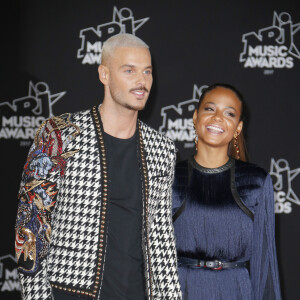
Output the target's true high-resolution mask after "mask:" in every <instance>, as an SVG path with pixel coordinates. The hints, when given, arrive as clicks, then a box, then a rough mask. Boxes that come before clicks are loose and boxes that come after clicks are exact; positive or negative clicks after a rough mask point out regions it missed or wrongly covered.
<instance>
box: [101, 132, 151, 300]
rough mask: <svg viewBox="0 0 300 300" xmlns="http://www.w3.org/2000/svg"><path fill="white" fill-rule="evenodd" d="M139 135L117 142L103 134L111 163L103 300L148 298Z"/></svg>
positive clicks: (109, 162)
mask: <svg viewBox="0 0 300 300" xmlns="http://www.w3.org/2000/svg"><path fill="white" fill-rule="evenodd" d="M137 136H138V135H137V132H136V133H135V135H134V136H133V137H132V138H129V139H118V138H115V137H112V136H110V135H108V134H106V133H104V144H105V148H106V156H107V162H108V179H109V185H108V188H109V190H108V193H109V202H108V212H107V214H108V215H107V222H108V237H107V248H106V257H105V265H104V276H103V284H102V289H101V296H100V299H101V300H111V299H114V300H125V299H126V300H135V299H136V300H142V299H146V296H145V282H144V268H143V261H144V260H143V254H142V246H141V236H142V210H143V203H142V182H141V180H142V179H141V173H140V169H139V162H138V156H137Z"/></svg>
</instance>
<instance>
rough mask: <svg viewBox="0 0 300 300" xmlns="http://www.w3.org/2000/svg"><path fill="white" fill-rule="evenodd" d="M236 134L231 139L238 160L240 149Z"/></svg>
mask: <svg viewBox="0 0 300 300" xmlns="http://www.w3.org/2000/svg"><path fill="white" fill-rule="evenodd" d="M238 136H239V135H238V134H236V135H235V136H234V138H233V146H234V148H235V152H236V158H237V159H240V148H239V142H238Z"/></svg>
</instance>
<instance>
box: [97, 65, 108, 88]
mask: <svg viewBox="0 0 300 300" xmlns="http://www.w3.org/2000/svg"><path fill="white" fill-rule="evenodd" d="M98 73H99V79H100V81H101V82H102V83H103V85H107V84H108V79H109V69H108V67H106V66H104V65H100V66H99V67H98Z"/></svg>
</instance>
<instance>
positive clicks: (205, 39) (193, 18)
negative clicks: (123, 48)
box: [0, 0, 300, 300]
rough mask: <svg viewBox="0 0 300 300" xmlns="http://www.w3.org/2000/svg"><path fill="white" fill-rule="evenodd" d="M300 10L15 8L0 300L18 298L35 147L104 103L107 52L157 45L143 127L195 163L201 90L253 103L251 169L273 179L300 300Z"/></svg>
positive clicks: (0, 140) (4, 49) (4, 103)
mask: <svg viewBox="0 0 300 300" xmlns="http://www.w3.org/2000/svg"><path fill="white" fill-rule="evenodd" d="M299 8H300V5H299V1H298V0H294V1H291V0H285V1H245V0H239V1H233V0H232V1H222V0H218V1H217V0H210V1H193V0H185V1H139V0H134V1H133V0H132V1H121V0H120V1H100V0H98V1H96V0H90V1H80V0H65V1H53V0H51V1H50V0H45V1H31V0H27V1H10V3H9V4H8V7H7V8H5V9H3V11H2V14H3V18H2V20H1V24H2V26H1V29H2V30H1V34H2V43H1V53H2V55H1V58H2V59H1V68H0V74H1V89H0V153H1V156H0V160H1V170H2V171H1V210H0V222H1V229H2V230H1V231H2V234H3V236H2V238H1V243H0V299H20V286H19V282H18V278H17V271H16V260H15V257H14V226H15V216H16V211H17V193H18V188H19V182H20V179H21V173H22V169H23V166H24V163H25V160H26V156H27V153H28V150H29V147H30V145H31V143H32V141H33V138H34V134H35V131H36V129H37V128H38V127H39V125H40V124H41V123H42V122H43V121H44V120H45V119H46V118H48V117H50V116H53V115H60V114H62V113H65V112H75V111H80V110H85V109H88V108H91V107H92V106H93V105H95V104H98V103H100V102H101V101H102V98H103V87H102V86H101V84H100V82H99V79H98V74H97V67H98V65H99V62H100V57H101V49H102V45H103V42H104V41H105V40H106V39H107V38H109V37H110V36H112V35H114V34H117V33H121V32H123V33H125V32H126V33H132V34H134V35H136V36H138V37H140V38H142V39H143V40H144V41H145V42H146V43H147V44H149V45H150V50H151V53H152V58H153V67H154V84H153V88H152V91H151V94H150V98H149V100H148V104H147V106H146V109H145V111H143V112H142V113H141V114H140V118H141V119H142V120H144V121H146V122H147V123H148V124H150V125H151V126H152V127H154V128H155V129H157V130H158V131H159V132H161V133H162V134H165V135H167V136H169V137H170V138H171V139H173V140H174V141H175V142H176V144H177V147H178V160H182V159H185V158H187V157H188V156H190V155H192V154H193V153H194V143H193V139H194V135H193V126H192V119H191V118H192V114H193V111H194V109H195V105H196V104H197V101H198V99H199V97H200V95H201V92H202V90H203V88H204V87H206V86H207V85H210V84H212V83H214V82H223V83H229V84H232V85H234V86H236V87H237V88H238V89H239V90H241V92H242V94H243V95H244V97H245V100H246V103H247V120H246V126H245V131H246V138H247V145H248V151H249V154H250V160H251V161H252V162H254V163H257V164H259V165H261V166H262V167H264V168H265V169H266V170H267V171H268V172H270V174H271V175H272V178H273V183H274V194H275V213H276V238H277V249H278V260H279V268H280V277H281V286H282V292H283V297H284V299H288V300H292V299H299V293H298V286H299V279H300V268H299V267H300V261H299V252H300V239H299V237H300V222H299V218H300V142H299V128H300V126H299V125H300V124H299V123H300V122H299V117H300V81H299V79H300V9H299Z"/></svg>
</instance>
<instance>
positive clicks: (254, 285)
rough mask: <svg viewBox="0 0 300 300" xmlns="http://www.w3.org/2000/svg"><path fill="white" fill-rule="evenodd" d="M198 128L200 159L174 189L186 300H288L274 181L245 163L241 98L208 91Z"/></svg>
mask: <svg viewBox="0 0 300 300" xmlns="http://www.w3.org/2000/svg"><path fill="white" fill-rule="evenodd" d="M193 121H194V126H195V132H196V138H195V143H196V154H195V156H194V157H193V158H191V159H190V160H189V161H183V162H180V163H178V164H177V166H176V172H175V181H174V190H173V212H174V215H173V221H174V229H175V237H176V244H177V253H178V266H179V278H180V283H181V289H182V293H183V299H184V300H187V299H188V300H195V299H200V300H223V299H224V300H237V299H238V300H240V299H242V300H246V299H247V300H248V299H249V300H262V299H270V300H271V299H272V300H274V299H275V300H277V299H280V298H281V296H280V287H279V278H278V268H277V259H276V249H275V237H274V200H273V188H272V182H271V178H270V175H268V174H267V172H266V171H264V170H263V169H262V168H260V167H258V166H256V165H253V164H250V163H247V162H245V160H246V155H245V147H244V141H243V135H242V128H243V98H242V96H241V94H240V93H239V92H238V91H237V90H236V89H235V88H234V87H232V86H229V85H225V84H214V85H212V86H210V87H208V88H207V89H206V90H205V91H204V92H203V94H202V96H201V98H200V100H199V104H198V108H197V109H196V110H195V112H194V116H193Z"/></svg>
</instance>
